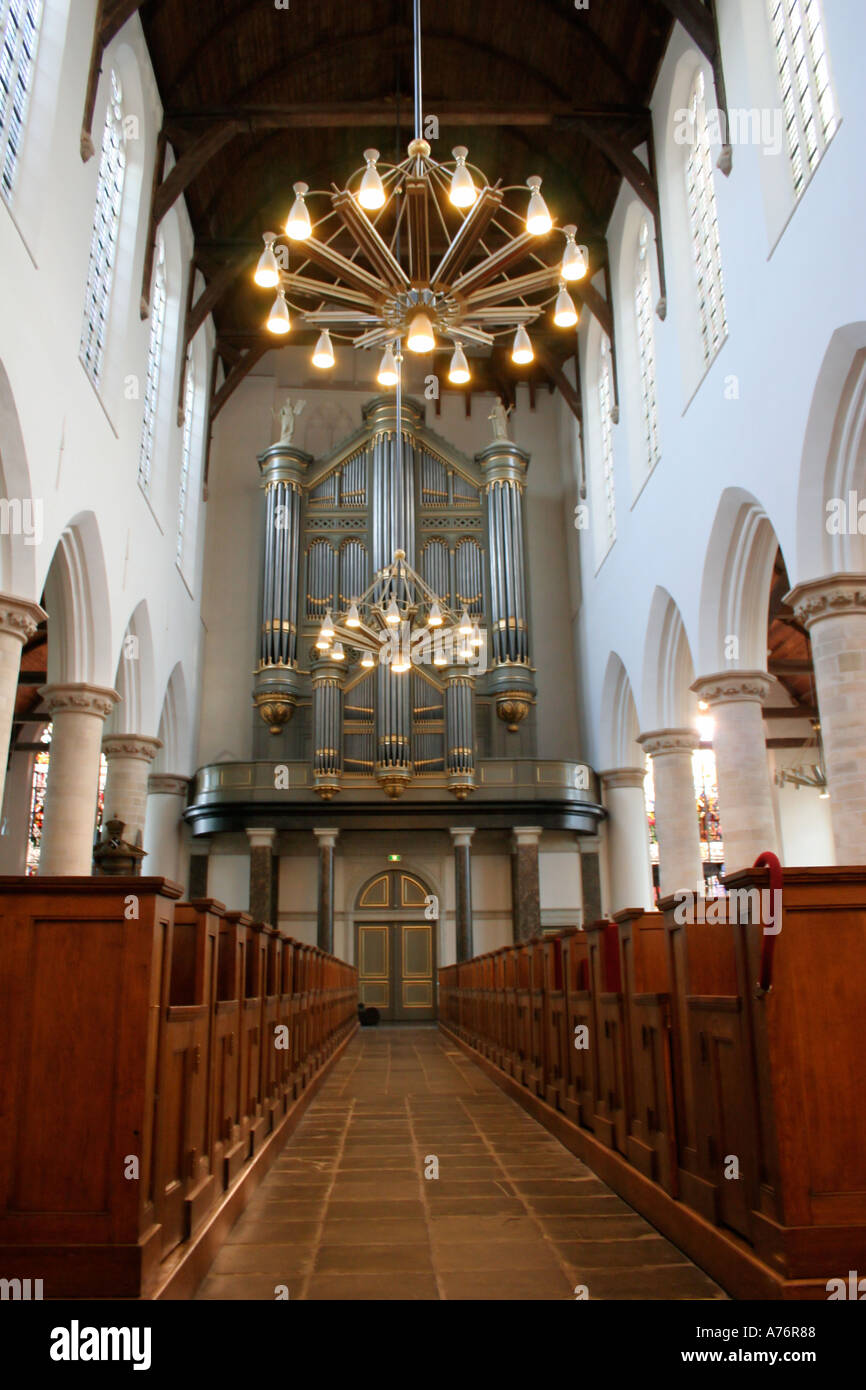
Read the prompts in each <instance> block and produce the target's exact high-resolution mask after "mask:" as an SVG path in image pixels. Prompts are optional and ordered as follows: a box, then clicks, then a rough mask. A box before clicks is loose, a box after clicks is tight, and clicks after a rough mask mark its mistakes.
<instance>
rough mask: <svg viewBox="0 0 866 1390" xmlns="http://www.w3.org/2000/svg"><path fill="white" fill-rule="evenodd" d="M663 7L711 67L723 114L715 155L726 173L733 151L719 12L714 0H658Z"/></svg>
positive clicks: (730, 163) (728, 170)
mask: <svg viewBox="0 0 866 1390" xmlns="http://www.w3.org/2000/svg"><path fill="white" fill-rule="evenodd" d="M661 3H662V4H663V5H664V7H665V9H666V10H668V11H669V12H670V13H671V14H672V15H673V17H674V19H678V20H679V22H680V24H681V25H682V26H683V28H684V29H685V31H686V33H687V34H688V35H689V38H690V39H692V41H693V42H694V43H695V44H697V46H698V48H699V49H700V50H701V52H702V53H703V55H704V57H705V58H706V59H707V61H708V62H709V63H710V65H711V67H712V69H713V82H714V83H715V88H716V100H717V102H718V104H719V110H720V111H721V112H722V114H723V116H724V141H725V142H724V144H723V145H722V151H721V154H720V155H719V158H718V161H717V164H718V168H719V169H720V170H721V172H722V173H723V174H725V175H726V176H727V175H728V174H729V173H730V172H731V167H732V164H733V151H732V149H731V144H730V140H729V138H728V130H729V126H730V119H729V113H728V96H727V88H726V86H725V71H724V67H723V65H722V47H721V43H720V40H719V16H718V8H717V0H706V4H704V0H661Z"/></svg>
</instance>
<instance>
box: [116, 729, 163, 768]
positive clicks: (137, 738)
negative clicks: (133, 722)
mask: <svg viewBox="0 0 866 1390" xmlns="http://www.w3.org/2000/svg"><path fill="white" fill-rule="evenodd" d="M161 747H162V739H160V738H151V737H150V736H149V735H148V734H107V735H106V737H105V738H104V739H103V740H102V751H103V753H104V754H105V756H106V758H137V759H138V760H139V762H142V763H152V762H153V760H154V758H155V757H156V755H157V753H158V752H159V750H160V748H161Z"/></svg>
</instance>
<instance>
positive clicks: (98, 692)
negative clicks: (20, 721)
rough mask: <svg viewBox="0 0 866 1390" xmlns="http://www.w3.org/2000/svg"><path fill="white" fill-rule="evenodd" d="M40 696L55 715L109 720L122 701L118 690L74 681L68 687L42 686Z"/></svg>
mask: <svg viewBox="0 0 866 1390" xmlns="http://www.w3.org/2000/svg"><path fill="white" fill-rule="evenodd" d="M39 694H40V695H41V696H42V699H43V700H44V701H45V704H46V705H47V706H48V709H49V711H50V712H51V714H52V715H54V714H67V713H71V714H92V715H95V716H96V717H97V718H99V719H107V718H108V716H109V715H110V714H111V711H112V710H113V708H114V706H115V705H116V704H117V703H118V701H119V700H120V696H119V695H118V693H117V691H116V690H109V689H107V688H106V687H105V686H102V685H88V684H87V683H86V681H74V682H70V684H68V685H41V686H40V687H39Z"/></svg>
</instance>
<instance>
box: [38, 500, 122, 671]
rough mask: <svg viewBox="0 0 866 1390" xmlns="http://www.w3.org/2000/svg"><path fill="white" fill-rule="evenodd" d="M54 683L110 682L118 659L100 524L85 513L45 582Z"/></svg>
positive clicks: (63, 540) (69, 529) (63, 541)
mask: <svg viewBox="0 0 866 1390" xmlns="http://www.w3.org/2000/svg"><path fill="white" fill-rule="evenodd" d="M45 607H46V609H47V611H48V681H49V684H52V685H53V684H56V683H64V684H65V683H67V682H70V681H73V682H74V681H84V682H87V683H89V684H91V685H101V686H109V685H110V683H111V680H112V678H113V676H114V671H115V662H114V660H113V649H112V642H111V598H110V594H109V588H108V575H107V571H106V567H105V553H104V550H103V546H102V538H101V536H100V532H99V523H98V521H97V519H96V517H95V515H94V513H93V512H81V513H79V514H78V516H76V517H73V518H72V520H71V521H70V522H69V524H68V525H67V526H66V527H65V528H64V530H63V532H62V534H61V536H60V539H59V540H58V542H57V546H56V549H55V551H54V555H53V557H52V560H51V564H50V566H49V569H48V576H47V578H46V581H45Z"/></svg>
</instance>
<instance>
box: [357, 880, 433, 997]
mask: <svg viewBox="0 0 866 1390" xmlns="http://www.w3.org/2000/svg"><path fill="white" fill-rule="evenodd" d="M433 900H434V895H433V894H431V892H430V890H429V889H428V887H427V885H426V884H425V883H424V882H423V881H422V880H421V879H420V878H418V877H417V875H416V874H412V873H408V872H407V871H406V870H403V869H389V870H387V871H386V872H385V873H379V874H377V875H376V876H375V878H372V879H370V881H369V882H368V883H367V884H365V886H364V887H363V888H362V889H361V891H360V893H359V894H358V898H357V901H356V903H355V960H356V961H357V962H358V989H359V995H360V998H361V1000H362V1001H363V1002H364V1003H365V1004H368V1005H371V1006H372V1007H374V1008H376V1009H378V1010H379V1013H380V1014H381V1016H382V1018H383V1020H386V1021H390V1022H403V1023H407V1022H423V1021H425V1020H429V1019H432V1018H435V1017H436V989H435V970H436V920H435V918H433V917H431V916H428V915H427V914H428V913H429V912H430V906H429V903H430V901H433Z"/></svg>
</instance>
